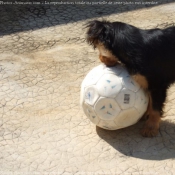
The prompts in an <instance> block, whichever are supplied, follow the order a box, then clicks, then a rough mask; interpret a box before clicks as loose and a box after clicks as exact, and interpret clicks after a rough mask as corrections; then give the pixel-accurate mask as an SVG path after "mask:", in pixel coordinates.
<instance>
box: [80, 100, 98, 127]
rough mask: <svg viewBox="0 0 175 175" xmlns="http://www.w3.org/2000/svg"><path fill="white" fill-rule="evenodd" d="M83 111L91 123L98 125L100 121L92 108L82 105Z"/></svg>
mask: <svg viewBox="0 0 175 175" xmlns="http://www.w3.org/2000/svg"><path fill="white" fill-rule="evenodd" d="M83 110H84V112H85V114H86V116H87V117H88V118H89V119H90V121H91V122H92V123H94V124H96V125H97V124H98V123H99V121H100V119H99V118H98V116H97V114H96V113H95V111H94V108H93V107H92V106H89V105H88V104H86V103H84V104H83Z"/></svg>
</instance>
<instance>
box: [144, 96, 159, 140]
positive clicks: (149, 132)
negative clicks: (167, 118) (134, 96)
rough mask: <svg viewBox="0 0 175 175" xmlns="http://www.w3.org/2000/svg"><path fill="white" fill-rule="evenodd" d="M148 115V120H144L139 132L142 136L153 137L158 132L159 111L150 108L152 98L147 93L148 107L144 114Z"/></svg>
mask: <svg viewBox="0 0 175 175" xmlns="http://www.w3.org/2000/svg"><path fill="white" fill-rule="evenodd" d="M147 115H149V117H148V120H147V121H146V123H145V125H144V127H143V129H142V130H141V134H142V136H144V137H153V136H156V135H157V134H158V131H159V125H160V118H161V116H160V112H159V111H156V110H154V109H153V108H152V98H151V95H150V94H149V104H148V109H147V111H146V113H145V116H147Z"/></svg>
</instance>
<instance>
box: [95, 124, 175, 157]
mask: <svg viewBox="0 0 175 175" xmlns="http://www.w3.org/2000/svg"><path fill="white" fill-rule="evenodd" d="M142 126H143V121H140V122H138V123H137V124H136V125H133V126H130V127H128V128H124V129H120V130H116V131H108V130H104V129H101V128H99V127H97V128H96V131H97V134H98V135H99V137H100V138H101V139H103V140H104V141H106V142H107V143H109V144H110V145H111V146H112V147H113V148H115V149H116V150H117V151H119V152H121V153H122V154H124V155H126V156H129V157H136V158H140V159H147V160H164V159H171V158H175V124H174V123H171V122H168V121H163V122H162V123H161V127H160V133H159V135H158V136H157V137H154V138H144V137H142V136H141V135H140V134H139V131H140V129H141V127H142Z"/></svg>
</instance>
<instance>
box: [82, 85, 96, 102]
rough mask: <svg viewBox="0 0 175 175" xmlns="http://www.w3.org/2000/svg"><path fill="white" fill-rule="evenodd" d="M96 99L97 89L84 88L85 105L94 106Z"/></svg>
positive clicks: (91, 87) (92, 87)
mask: <svg viewBox="0 0 175 175" xmlns="http://www.w3.org/2000/svg"><path fill="white" fill-rule="evenodd" d="M98 98H99V94H98V93H97V89H96V88H95V86H89V87H87V88H85V92H84V101H85V102H86V103H87V104H89V105H94V104H95V102H96V101H97V99H98Z"/></svg>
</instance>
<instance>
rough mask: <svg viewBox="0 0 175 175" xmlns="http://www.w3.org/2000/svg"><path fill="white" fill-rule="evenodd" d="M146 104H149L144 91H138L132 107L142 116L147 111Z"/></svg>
mask: <svg viewBox="0 0 175 175" xmlns="http://www.w3.org/2000/svg"><path fill="white" fill-rule="evenodd" d="M148 102H149V99H148V95H147V94H146V92H145V91H144V90H142V89H140V90H139V91H138V92H137V93H136V100H135V105H134V106H135V108H136V109H137V110H138V112H139V113H141V114H142V115H143V114H144V113H145V112H146V110H147V106H148Z"/></svg>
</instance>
